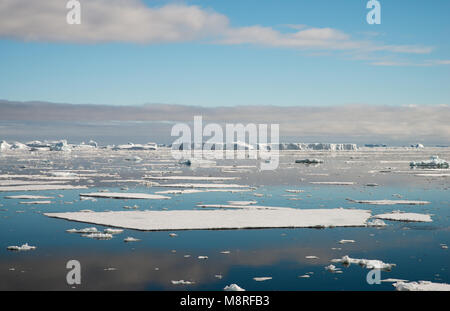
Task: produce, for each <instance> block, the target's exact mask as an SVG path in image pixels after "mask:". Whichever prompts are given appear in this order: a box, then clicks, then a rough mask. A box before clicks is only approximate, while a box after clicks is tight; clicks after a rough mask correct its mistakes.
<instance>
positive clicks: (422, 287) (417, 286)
mask: <svg viewBox="0 0 450 311" xmlns="http://www.w3.org/2000/svg"><path fill="white" fill-rule="evenodd" d="M392 285H393V286H394V287H395V289H396V290H398V291H450V284H446V283H433V282H429V281H419V282H402V281H400V282H396V283H394V284H392Z"/></svg>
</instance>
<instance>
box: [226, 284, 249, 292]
mask: <svg viewBox="0 0 450 311" xmlns="http://www.w3.org/2000/svg"><path fill="white" fill-rule="evenodd" d="M223 290H224V291H226V292H245V289H243V288H242V287H240V286H239V285H237V284H230V285H227V286H225V287H224V288H223Z"/></svg>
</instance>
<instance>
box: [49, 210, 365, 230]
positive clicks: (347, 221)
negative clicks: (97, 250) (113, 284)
mask: <svg viewBox="0 0 450 311" xmlns="http://www.w3.org/2000/svg"><path fill="white" fill-rule="evenodd" d="M44 215H46V216H48V217H55V218H61V219H67V220H74V221H79V222H85V223H93V224H98V225H105V226H110V227H116V228H129V229H137V230H149V231H152V230H196V229H240V228H305V227H313V228H326V227H365V226H366V222H367V220H368V219H369V218H370V216H371V213H370V211H367V210H357V209H342V208H337V209H309V210H308V209H304V210H300V209H293V208H283V209H277V210H272V209H267V210H254V209H240V210H173V211H118V212H94V213H80V212H67V213H45V214H44Z"/></svg>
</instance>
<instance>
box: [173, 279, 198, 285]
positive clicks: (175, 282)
mask: <svg viewBox="0 0 450 311" xmlns="http://www.w3.org/2000/svg"><path fill="white" fill-rule="evenodd" d="M170 282H171V283H172V284H173V285H191V284H195V282H192V281H185V280H179V281H174V280H172V281H170Z"/></svg>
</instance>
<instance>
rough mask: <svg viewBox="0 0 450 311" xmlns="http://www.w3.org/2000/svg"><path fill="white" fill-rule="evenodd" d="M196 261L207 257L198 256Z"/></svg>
mask: <svg viewBox="0 0 450 311" xmlns="http://www.w3.org/2000/svg"><path fill="white" fill-rule="evenodd" d="M197 258H198V259H208V256H198V257H197Z"/></svg>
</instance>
